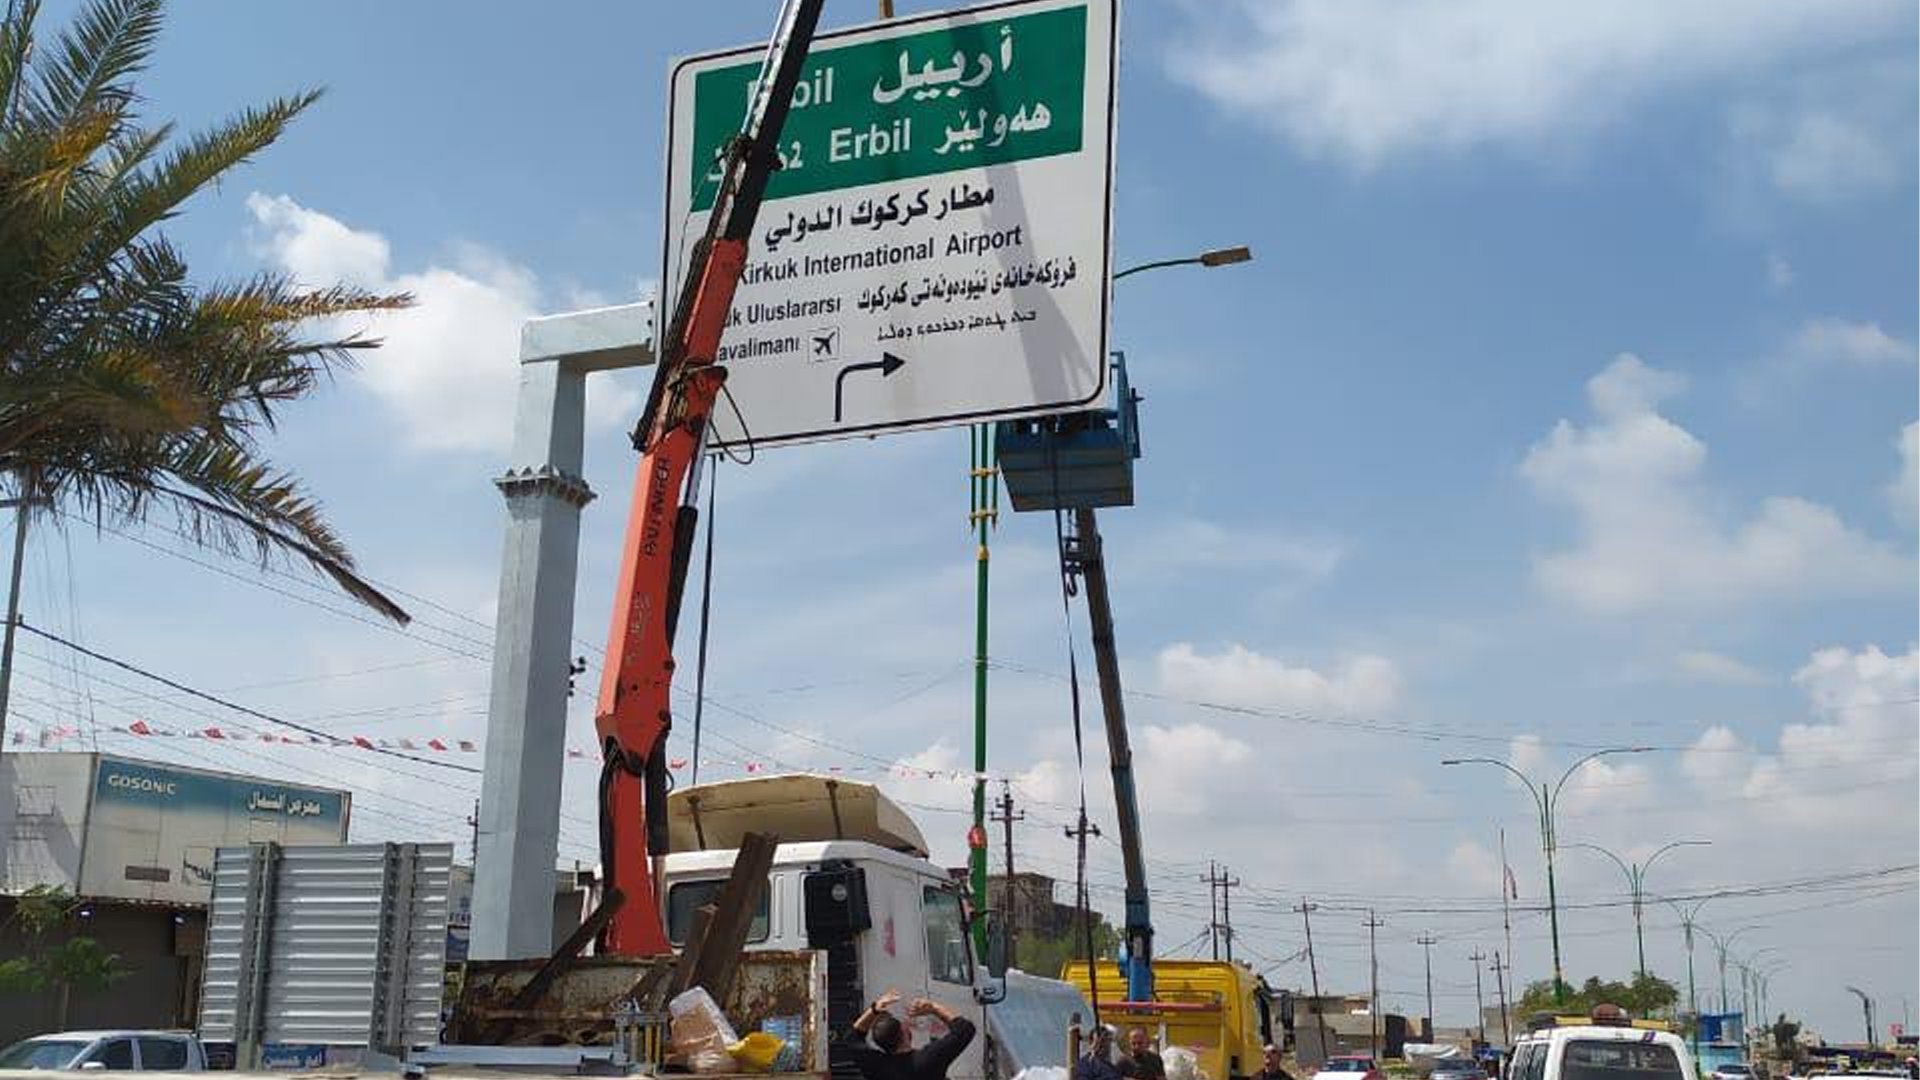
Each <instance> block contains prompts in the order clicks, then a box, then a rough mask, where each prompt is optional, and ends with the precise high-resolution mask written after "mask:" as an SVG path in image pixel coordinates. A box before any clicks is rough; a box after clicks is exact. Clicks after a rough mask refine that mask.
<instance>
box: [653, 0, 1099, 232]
mask: <svg viewBox="0 0 1920 1080" xmlns="http://www.w3.org/2000/svg"><path fill="white" fill-rule="evenodd" d="M1086 38H1087V9H1086V8H1084V7H1067V8H1056V9H1054V10H1051V11H1036V12H1033V13H1031V14H1027V15H1014V16H1011V17H1007V18H1001V19H991V20H988V21H983V22H973V23H962V24H958V25H947V26H941V27H938V28H936V29H931V30H922V31H920V32H918V33H910V34H905V35H903V36H900V37H896V38H886V39H882V40H878V41H866V42H862V43H860V44H856V45H842V46H840V47H838V48H833V47H828V48H816V49H814V50H813V51H812V52H811V53H809V54H808V56H807V65H806V68H805V70H804V73H803V76H802V81H801V83H800V88H799V90H798V91H796V92H795V94H794V97H793V110H792V111H791V112H790V113H788V114H787V123H786V127H785V129H784V130H783V131H781V133H780V161H781V169H780V171H779V172H778V173H776V174H775V175H774V177H773V180H772V181H771V182H770V183H769V184H768V185H767V197H768V198H770V199H778V198H781V197H782V196H787V195H805V194H809V193H811V192H815V191H832V190H835V189H838V188H848V187H855V186H858V185H861V184H871V183H876V182H878V181H882V180H905V179H910V178H912V177H916V176H932V175H934V174H936V173H944V172H954V171H956V170H960V169H972V168H979V167H980V166H983V165H998V164H1001V163H1003V162H1010V161H1024V160H1028V159H1031V158H1041V157H1047V156H1049V155H1052V154H1067V153H1072V152H1074V151H1077V150H1079V149H1080V141H1081V134H1082V122H1081V121H1082V113H1083V110H1082V107H1081V106H1082V103H1083V100H1084V97H1085V95H1086V75H1087V72H1086V63H1085V60H1086V50H1085V43H1086ZM759 78H760V63H759V61H758V60H757V59H756V60H752V61H749V62H747V63H744V64H733V65H731V66H728V67H723V68H713V69H708V70H704V71H701V72H700V73H699V74H698V75H697V76H695V78H694V83H693V145H694V149H695V154H694V157H693V160H691V161H688V162H686V163H685V164H684V166H683V167H684V168H685V169H686V170H687V172H686V174H685V175H684V176H683V178H682V180H683V182H684V183H686V184H687V185H688V186H689V187H690V189H691V190H692V191H693V193H694V198H693V209H695V210H705V209H707V208H708V207H710V206H712V205H713V198H714V192H715V188H716V187H717V186H718V180H719V177H720V173H719V168H718V166H717V162H718V161H719V158H720V152H721V150H722V149H723V148H724V147H725V144H726V141H727V140H728V139H730V138H732V137H733V135H734V133H735V132H737V131H739V130H740V117H741V116H742V114H744V113H745V111H746V107H747V102H748V101H749V100H750V99H751V98H752V96H753V91H754V88H755V86H756V85H757V84H758V83H759Z"/></svg>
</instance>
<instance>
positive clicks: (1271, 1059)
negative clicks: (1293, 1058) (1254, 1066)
mask: <svg viewBox="0 0 1920 1080" xmlns="http://www.w3.org/2000/svg"><path fill="white" fill-rule="evenodd" d="M1280 1056H1281V1055H1280V1048H1279V1047H1277V1046H1274V1045H1272V1044H1268V1045H1267V1046H1265V1047H1262V1048H1261V1050H1260V1071H1259V1072H1257V1073H1254V1074H1253V1080H1293V1074H1292V1073H1289V1072H1288V1071H1287V1067H1286V1066H1285V1065H1284V1064H1282V1063H1281V1061H1280Z"/></svg>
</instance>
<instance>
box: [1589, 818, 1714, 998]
mask: <svg viewBox="0 0 1920 1080" xmlns="http://www.w3.org/2000/svg"><path fill="white" fill-rule="evenodd" d="M1712 844H1713V841H1711V840H1675V841H1674V842H1673V843H1671V844H1667V845H1664V846H1662V847H1661V848H1659V849H1657V850H1656V851H1654V853H1653V854H1651V855H1649V856H1647V858H1646V861H1645V862H1637V863H1635V862H1628V861H1627V860H1625V859H1623V858H1621V857H1620V856H1618V855H1615V854H1614V853H1613V852H1611V851H1608V850H1607V849H1606V848H1603V847H1601V846H1600V845H1599V844H1585V843H1582V844H1568V845H1567V846H1568V847H1577V848H1586V849H1587V850H1588V851H1597V852H1599V853H1600V854H1602V855H1605V856H1606V857H1607V858H1609V859H1612V860H1613V861H1614V862H1615V863H1618V864H1619V866H1620V870H1621V872H1622V873H1624V874H1626V875H1627V888H1628V889H1629V890H1630V891H1631V892H1632V893H1633V939H1634V944H1635V945H1636V946H1637V947H1638V949H1639V953H1640V966H1639V968H1638V969H1636V970H1638V971H1639V973H1640V975H1641V977H1642V978H1644V977H1645V976H1646V974H1647V932H1646V926H1645V922H1644V918H1643V916H1644V914H1645V913H1644V910H1643V907H1644V903H1645V900H1646V893H1647V889H1646V885H1647V868H1648V867H1650V866H1652V865H1653V861H1654V860H1655V859H1658V858H1659V857H1660V856H1662V855H1665V854H1666V853H1667V852H1669V851H1672V850H1674V849H1675V848H1683V847H1709V846H1711V845H1712Z"/></svg>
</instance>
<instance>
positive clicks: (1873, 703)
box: [1681, 645, 1920, 836]
mask: <svg viewBox="0 0 1920 1080" xmlns="http://www.w3.org/2000/svg"><path fill="white" fill-rule="evenodd" d="M1793 681H1794V683H1795V684H1796V685H1798V686H1799V687H1800V689H1801V691H1802V692H1804V693H1805V694H1806V696H1807V701H1808V704H1809V706H1810V708H1811V711H1812V712H1813V713H1814V715H1815V716H1816V717H1817V719H1815V720H1813V721H1810V722H1804V723H1793V724H1787V725H1786V726H1784V727H1783V728H1781V730H1780V735H1779V742H1778V745H1777V747H1776V748H1775V749H1774V750H1773V752H1771V753H1767V754H1762V753H1759V752H1757V751H1755V750H1753V749H1752V748H1750V747H1749V746H1748V745H1747V744H1746V743H1744V742H1743V741H1742V740H1740V739H1739V738H1737V737H1736V736H1735V735H1734V734H1733V733H1732V732H1731V731H1729V730H1728V729H1726V728H1724V727H1716V728H1713V729H1711V730H1709V731H1707V732H1706V733H1705V734H1703V735H1702V736H1701V737H1700V739H1699V740H1698V741H1697V742H1695V744H1694V745H1693V747H1692V748H1691V749H1689V750H1688V751H1687V753H1686V754H1685V756H1684V757H1683V758H1682V761H1681V765H1682V768H1683V770H1684V771H1685V772H1686V774H1687V775H1688V776H1689V777H1690V778H1691V779H1692V780H1693V781H1694V782H1695V783H1696V784H1698V785H1699V786H1700V787H1701V788H1703V789H1706V790H1712V791H1716V792H1718V793H1719V794H1720V795H1721V796H1722V797H1725V796H1730V795H1741V796H1744V797H1745V798H1747V799H1750V800H1753V801H1752V803H1751V804H1750V805H1751V806H1753V807H1754V813H1755V814H1756V815H1758V816H1759V818H1760V820H1758V821H1756V822H1754V824H1756V825H1761V826H1777V827H1790V828H1795V829H1805V830H1811V831H1817V832H1825V833H1828V834H1830V835H1835V836H1838V835H1841V834H1840V833H1835V832H1833V831H1832V830H1834V829H1836V828H1839V827H1842V826H1847V825H1852V826H1857V827H1859V828H1861V829H1866V830H1869V831H1870V830H1872V829H1874V828H1876V827H1881V826H1884V825H1887V824H1889V823H1890V819H1889V807H1890V806H1892V805H1894V804H1895V803H1896V802H1898V803H1899V804H1901V805H1904V806H1906V807H1907V808H1908V809H1909V810H1910V809H1911V807H1912V797H1911V790H1910V789H1909V791H1908V792H1906V793H1905V794H1900V795H1893V794H1890V793H1889V792H1888V791H1887V788H1888V786H1889V785H1890V784H1891V785H1893V786H1896V787H1897V786H1899V785H1901V784H1902V783H1907V784H1910V783H1911V780H1912V778H1911V772H1912V767H1913V762H1914V760H1915V755H1916V754H1920V726H1917V725H1916V719H1920V704H1916V703H1915V698H1916V697H1920V649H1909V650H1908V651H1907V652H1906V653H1905V654H1902V655H1896V656H1889V655H1887V654H1886V653H1885V652H1884V651H1882V650H1881V649H1880V647H1879V646H1877V645H1868V646H1866V647H1864V648H1862V649H1860V650H1859V651H1857V652H1856V651H1853V650H1849V649H1846V648H1843V647H1838V646H1834V647H1829V648H1825V649H1821V650H1819V651H1817V652H1815V653H1814V654H1813V656H1812V657H1811V659H1809V660H1808V662H1807V664H1806V665H1805V666H1804V667H1802V668H1801V669H1800V670H1799V671H1798V672H1795V673H1794V676H1793ZM1813 792H1819V793H1820V797H1818V798H1814V797H1809V796H1810V794H1811V793H1813ZM1904 818H1905V826H1906V827H1907V828H1908V829H1909V830H1910V829H1911V826H1912V824H1913V818H1912V816H1911V815H1910V814H1906V815H1904Z"/></svg>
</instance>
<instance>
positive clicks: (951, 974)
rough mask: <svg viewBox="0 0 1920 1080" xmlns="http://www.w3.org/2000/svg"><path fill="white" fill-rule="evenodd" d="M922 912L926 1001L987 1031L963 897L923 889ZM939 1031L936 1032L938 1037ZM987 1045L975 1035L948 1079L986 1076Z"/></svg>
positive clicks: (980, 1035)
mask: <svg viewBox="0 0 1920 1080" xmlns="http://www.w3.org/2000/svg"><path fill="white" fill-rule="evenodd" d="M920 911H921V924H922V927H923V928H924V930H925V934H924V937H925V941H926V957H927V971H926V979H927V984H926V985H927V997H929V998H931V999H933V1000H934V1001H937V1002H939V1003H940V1004H942V1005H945V1006H946V1007H947V1008H949V1009H952V1010H953V1011H954V1012H956V1013H959V1014H960V1015H961V1016H964V1017H967V1018H968V1019H970V1020H972V1021H973V1022H974V1023H975V1024H976V1025H979V1026H980V1027H982V1028H984V1027H985V1026H986V1025H985V1023H984V1018H983V1017H982V1016H981V1010H980V1007H979V1005H978V1004H976V1003H975V1001H974V1000H973V986H974V971H973V946H972V941H971V938H970V936H969V935H968V934H967V920H966V915H965V913H964V911H963V910H962V908H961V903H960V894H959V893H958V892H955V891H954V890H953V889H951V888H948V887H946V886H944V885H922V887H921V893H920ZM939 1031H940V1029H939V1028H938V1027H936V1028H935V1029H934V1033H935V1034H938V1033H939ZM985 1044H986V1034H985V1032H984V1031H982V1032H980V1033H978V1034H976V1035H975V1036H974V1039H973V1042H972V1044H971V1045H969V1046H968V1047H967V1049H966V1052H965V1053H963V1054H961V1055H960V1057H959V1059H958V1060H956V1061H955V1062H954V1063H953V1068H952V1069H951V1070H950V1071H949V1075H950V1076H953V1077H968V1078H978V1077H981V1076H984V1075H985V1069H984V1067H983V1062H984V1058H983V1057H982V1054H981V1048H982V1047H983V1046H984V1045H985Z"/></svg>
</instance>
